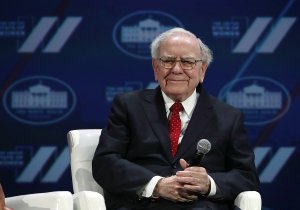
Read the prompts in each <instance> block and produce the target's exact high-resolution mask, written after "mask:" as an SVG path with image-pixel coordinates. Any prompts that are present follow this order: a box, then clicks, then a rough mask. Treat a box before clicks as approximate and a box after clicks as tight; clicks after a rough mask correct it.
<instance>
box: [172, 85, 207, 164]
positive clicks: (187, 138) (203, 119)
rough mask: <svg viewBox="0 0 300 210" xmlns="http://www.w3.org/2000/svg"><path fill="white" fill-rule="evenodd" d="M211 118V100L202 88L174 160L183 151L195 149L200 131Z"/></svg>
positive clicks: (202, 130) (180, 155) (175, 159)
mask: <svg viewBox="0 0 300 210" xmlns="http://www.w3.org/2000/svg"><path fill="white" fill-rule="evenodd" d="M211 118H212V104H211V100H210V99H209V96H208V94H207V93H206V91H205V90H203V88H202V90H201V92H200V96H199V98H198V100H197V104H196V107H195V109H194V112H193V115H192V117H191V120H190V122H189V125H188V127H187V129H186V132H185V134H184V137H183V138H182V141H181V143H180V146H179V148H178V151H177V154H176V156H175V158H174V162H175V161H177V160H178V159H179V158H180V157H182V155H183V154H184V153H186V152H190V150H193V151H195V150H196V145H197V142H198V141H199V140H200V139H199V138H200V137H201V133H203V132H204V130H205V128H206V126H207V125H208V123H209V121H210V119H211Z"/></svg>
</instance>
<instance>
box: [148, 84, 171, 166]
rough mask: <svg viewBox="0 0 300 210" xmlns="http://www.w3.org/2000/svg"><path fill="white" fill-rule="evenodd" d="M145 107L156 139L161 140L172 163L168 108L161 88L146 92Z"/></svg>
mask: <svg viewBox="0 0 300 210" xmlns="http://www.w3.org/2000/svg"><path fill="white" fill-rule="evenodd" d="M144 98H145V100H144V101H143V106H144V109H145V113H146V116H147V117H148V120H149V124H150V125H151V127H152V129H153V131H154V133H155V135H156V137H157V138H158V139H159V141H160V143H161V144H162V147H163V149H164V151H165V154H166V157H167V159H168V160H169V162H172V160H173V157H172V153H171V143H170V137H169V131H168V119H167V116H166V108H165V103H164V99H163V97H162V93H161V90H160V88H156V89H155V90H154V91H149V92H146V94H145V95H144Z"/></svg>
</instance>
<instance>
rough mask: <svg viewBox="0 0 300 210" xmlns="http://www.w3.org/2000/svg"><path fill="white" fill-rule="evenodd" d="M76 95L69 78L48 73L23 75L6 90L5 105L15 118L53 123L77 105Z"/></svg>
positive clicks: (28, 121) (24, 120)
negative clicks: (64, 80) (68, 82)
mask: <svg viewBox="0 0 300 210" xmlns="http://www.w3.org/2000/svg"><path fill="white" fill-rule="evenodd" d="M75 103H76V96H75V93H74V91H73V90H72V88H71V87H70V86H69V85H68V84H66V83H65V82H63V81H61V80H59V79H57V78H53V77H48V76H33V77H28V78H23V79H21V80H18V81H16V82H15V83H13V84H12V85H11V86H10V87H9V88H8V89H7V90H6V92H5V94H4V97H3V105H4V108H5V110H6V111H7V113H8V114H9V115H10V116H11V117H13V118H14V119H16V120H18V121H20V122H23V123H26V124H33V125H45V124H52V123H55V122H58V121H60V120H62V119H64V118H65V117H66V116H68V115H69V114H70V113H71V112H72V111H73V109H74V107H75Z"/></svg>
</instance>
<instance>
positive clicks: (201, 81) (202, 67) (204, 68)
mask: <svg viewBox="0 0 300 210" xmlns="http://www.w3.org/2000/svg"><path fill="white" fill-rule="evenodd" d="M207 67H208V66H207V64H206V63H202V65H201V66H200V72H199V73H200V83H203V81H204V77H205V73H206V70H207Z"/></svg>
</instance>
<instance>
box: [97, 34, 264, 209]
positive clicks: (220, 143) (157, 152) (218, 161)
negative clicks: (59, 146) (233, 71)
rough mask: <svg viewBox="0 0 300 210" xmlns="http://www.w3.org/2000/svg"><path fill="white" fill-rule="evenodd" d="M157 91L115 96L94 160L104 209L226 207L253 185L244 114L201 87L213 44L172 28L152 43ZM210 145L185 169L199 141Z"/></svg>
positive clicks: (256, 185)
mask: <svg viewBox="0 0 300 210" xmlns="http://www.w3.org/2000/svg"><path fill="white" fill-rule="evenodd" d="M151 54H152V66H153V70H154V77H155V79H156V80H157V81H158V83H159V87H158V88H156V89H155V90H142V91H135V92H130V93H125V94H121V95H119V96H117V97H116V98H115V100H114V102H113V104H112V110H111V113H110V116H109V120H108V125H107V126H106V127H105V128H104V129H103V130H102V134H101V137H100V141H99V145H98V147H97V149H96V152H95V155H94V159H93V176H94V178H95V180H96V181H97V182H98V183H99V185H101V186H102V187H103V188H104V192H105V201H106V205H107V209H163V210H166V209H172V210H176V209H220V210H221V209H224V210H225V209H230V208H232V205H233V201H234V199H235V198H236V196H237V195H238V194H239V193H240V192H242V191H248V190H256V191H257V190H258V186H259V180H258V177H257V174H256V169H255V165H254V154H253V151H252V148H251V146H250V145H249V144H248V142H247V137H246V132H245V128H244V125H243V117H242V113H241V112H240V111H239V110H237V109H235V108H233V107H231V106H229V105H227V104H225V103H223V102H221V101H219V100H217V99H216V98H214V97H212V96H210V95H209V94H208V93H207V92H206V90H205V89H204V87H203V80H204V76H205V73H206V69H207V67H208V65H209V64H210V62H211V61H212V53H211V51H210V49H209V48H208V47H207V46H206V45H205V44H204V43H203V42H202V41H201V40H200V39H199V38H197V37H196V36H195V35H194V34H193V33H191V32H189V31H186V30H185V29H182V28H173V29H171V30H168V31H166V32H164V33H162V34H160V35H159V36H158V37H157V38H156V39H155V40H154V41H153V42H152V44H151ZM200 139H207V140H208V141H209V142H210V144H211V150H210V151H209V152H208V153H207V154H206V155H205V157H204V158H203V159H202V161H201V165H200V166H198V165H197V166H189V164H190V163H191V161H192V160H193V157H194V156H195V151H196V147H197V143H198V141H199V140H200Z"/></svg>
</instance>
